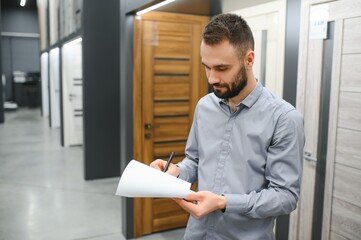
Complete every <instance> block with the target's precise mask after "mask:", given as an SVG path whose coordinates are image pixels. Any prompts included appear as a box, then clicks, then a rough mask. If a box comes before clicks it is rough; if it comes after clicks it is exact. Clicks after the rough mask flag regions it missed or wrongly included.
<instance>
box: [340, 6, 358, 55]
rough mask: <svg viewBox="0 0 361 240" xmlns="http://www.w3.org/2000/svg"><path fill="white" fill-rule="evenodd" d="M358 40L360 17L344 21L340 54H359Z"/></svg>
mask: <svg viewBox="0 0 361 240" xmlns="http://www.w3.org/2000/svg"><path fill="white" fill-rule="evenodd" d="M345 5H347V4H345ZM359 5H360V4H359ZM360 39H361V17H357V18H350V19H345V21H344V32H343V47H342V53H343V54H346V53H361V44H360Z"/></svg>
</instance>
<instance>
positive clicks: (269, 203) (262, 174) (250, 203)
mask: <svg viewBox="0 0 361 240" xmlns="http://www.w3.org/2000/svg"><path fill="white" fill-rule="evenodd" d="M201 59H202V64H203V65H204V67H205V71H206V75H207V78H208V82H209V84H211V85H212V87H213V93H210V94H208V95H206V96H204V97H203V98H202V99H200V101H199V102H198V104H197V107H196V110H195V114H194V119H193V124H192V128H191V130H190V133H189V137H188V140H187V144H186V149H185V156H186V157H185V159H184V160H183V161H182V162H180V163H178V164H171V165H170V166H169V168H168V171H167V173H168V174H171V175H173V176H176V177H179V178H181V179H183V180H186V181H188V182H191V183H194V182H196V181H198V189H197V192H195V193H191V194H189V195H188V196H187V198H186V199H175V201H176V202H177V203H178V204H179V205H180V206H181V207H183V208H184V209H185V210H186V211H188V212H189V213H190V214H191V215H190V218H189V221H188V224H187V228H186V232H185V236H184V239H195V240H198V239H222V240H224V239H247V240H249V239H257V240H259V239H275V236H274V233H273V227H274V220H275V218H276V217H277V216H279V215H284V214H289V213H290V212H291V211H293V210H294V209H295V208H296V205H297V201H298V198H299V193H300V182H301V175H302V160H303V147H304V129H303V118H302V117H301V116H300V114H299V113H298V112H297V111H296V110H295V108H294V107H293V106H292V105H290V104H289V103H287V102H286V101H284V100H283V99H281V98H280V97H277V96H275V95H274V94H272V93H271V92H270V91H268V90H267V89H266V88H265V87H263V86H262V84H261V83H260V82H259V81H258V80H257V79H256V78H255V76H254V74H253V70H252V67H253V63H254V59H255V54H254V40H253V35H252V32H251V29H250V27H249V26H248V25H247V23H246V21H245V20H244V19H243V18H242V17H240V16H237V15H234V14H220V15H217V16H216V17H215V18H214V19H212V20H211V21H210V22H209V23H208V25H207V26H206V27H205V29H204V32H203V36H202V43H201ZM165 164H166V162H165V161H164V160H161V159H157V160H155V161H154V162H152V163H151V166H152V167H154V168H157V169H159V170H163V169H164V166H165Z"/></svg>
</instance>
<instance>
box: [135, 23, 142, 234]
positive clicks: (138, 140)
mask: <svg viewBox="0 0 361 240" xmlns="http://www.w3.org/2000/svg"><path fill="white" fill-rule="evenodd" d="M133 41H134V49H133V50H134V51H133V59H134V62H135V63H140V62H142V47H141V46H142V23H141V22H140V21H139V20H137V19H135V21H134V39H133ZM141 73H142V71H139V70H137V69H136V68H134V69H133V157H134V159H143V156H142V149H143V135H144V133H143V127H142V117H143V116H142V74H141ZM133 203H134V209H133V215H134V216H142V215H143V209H142V207H143V200H142V199H141V198H134V201H133ZM133 225H134V227H133V228H134V236H135V237H138V236H141V235H142V231H143V229H142V226H143V222H142V219H141V218H139V217H135V218H134V223H133Z"/></svg>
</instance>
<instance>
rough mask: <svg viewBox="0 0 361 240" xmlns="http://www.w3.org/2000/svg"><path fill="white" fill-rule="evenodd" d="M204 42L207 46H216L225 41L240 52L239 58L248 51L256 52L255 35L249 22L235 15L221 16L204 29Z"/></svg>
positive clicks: (216, 17)
mask: <svg viewBox="0 0 361 240" xmlns="http://www.w3.org/2000/svg"><path fill="white" fill-rule="evenodd" d="M202 38H203V42H204V43H205V44H207V45H216V44H219V43H221V42H222V41H224V40H229V42H230V44H231V45H232V46H233V47H235V48H236V49H237V50H238V52H239V57H242V56H244V54H246V51H247V50H249V49H251V50H254V39H253V34H252V31H251V29H250V27H249V26H248V24H247V22H246V21H245V20H244V19H243V18H242V17H241V16H238V15H235V14H230V13H226V14H219V15H217V16H215V17H214V18H213V19H212V20H211V21H210V22H209V23H208V24H207V25H206V27H205V28H204V31H203V36H202Z"/></svg>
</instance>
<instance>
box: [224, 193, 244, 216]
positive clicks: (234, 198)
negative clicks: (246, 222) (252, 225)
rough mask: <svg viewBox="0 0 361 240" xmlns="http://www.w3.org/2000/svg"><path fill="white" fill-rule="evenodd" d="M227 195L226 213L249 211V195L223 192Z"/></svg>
mask: <svg viewBox="0 0 361 240" xmlns="http://www.w3.org/2000/svg"><path fill="white" fill-rule="evenodd" d="M223 195H224V196H225V197H226V209H225V212H226V213H228V212H229V213H246V212H248V211H249V206H248V203H249V196H248V195H244V194H226V193H225V194H223Z"/></svg>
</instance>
